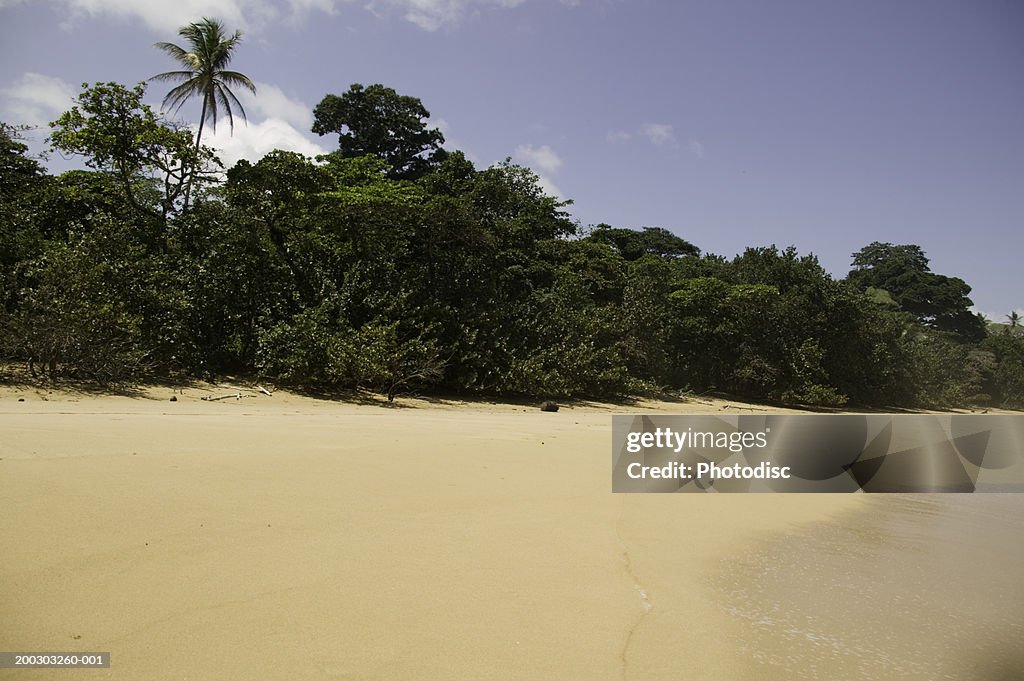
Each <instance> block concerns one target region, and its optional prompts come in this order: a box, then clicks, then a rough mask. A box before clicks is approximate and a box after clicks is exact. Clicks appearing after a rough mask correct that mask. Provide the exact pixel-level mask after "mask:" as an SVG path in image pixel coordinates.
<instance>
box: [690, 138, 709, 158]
mask: <svg viewBox="0 0 1024 681" xmlns="http://www.w3.org/2000/svg"><path fill="white" fill-rule="evenodd" d="M688 146H689V147H690V153H691V154H693V155H694V156H696V157H697V158H704V156H705V153H704V145H703V144H702V143H701V141H700V140H698V139H693V138H692V137H691V138H690V140H689V142H688Z"/></svg>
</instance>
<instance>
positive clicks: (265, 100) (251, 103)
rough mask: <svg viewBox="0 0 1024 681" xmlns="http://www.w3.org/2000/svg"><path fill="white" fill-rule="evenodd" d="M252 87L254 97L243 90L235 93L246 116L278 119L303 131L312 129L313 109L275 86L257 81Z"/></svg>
mask: <svg viewBox="0 0 1024 681" xmlns="http://www.w3.org/2000/svg"><path fill="white" fill-rule="evenodd" d="M254 85H255V86H256V94H255V95H254V94H252V93H251V92H249V91H248V90H245V89H242V90H241V91H239V92H237V94H238V97H239V99H240V100H241V101H242V105H243V106H244V107H245V112H246V114H247V115H249V116H253V115H254V114H263V116H265V117H267V118H279V119H281V120H283V121H287V122H288V123H291V124H292V125H293V126H296V127H299V128H302V129H304V130H309V129H310V128H311V127H313V107H311V106H309V105H307V104H305V103H304V102H302V101H300V100H298V99H292V98H291V97H289V96H288V95H286V94H285V93H284V91H283V90H281V88H279V87H277V86H276V85H271V84H269V83H260V82H258V81H257V82H255V83H254Z"/></svg>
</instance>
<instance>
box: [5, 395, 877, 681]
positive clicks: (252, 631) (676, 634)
mask: <svg viewBox="0 0 1024 681" xmlns="http://www.w3.org/2000/svg"><path fill="white" fill-rule="evenodd" d="M229 392H232V391H229V390H223V389H216V388H207V389H186V390H184V391H183V392H178V393H176V397H177V398H178V399H177V401H176V402H169V401H168V399H169V396H170V395H171V391H170V390H169V389H150V390H147V391H145V394H144V395H143V396H141V397H117V396H89V395H76V394H69V393H58V392H51V393H46V392H45V391H39V390H30V389H23V390H20V391H19V390H16V389H11V388H6V389H3V391H2V392H0V508H3V509H4V510H3V512H2V513H0V553H2V555H3V560H2V561H0V650H6V651H104V652H109V653H110V654H111V660H112V663H111V667H110V669H94V670H81V669H80V670H74V671H73V672H71V671H66V670H62V671H57V670H49V671H32V672H28V671H24V670H17V671H12V670H0V678H17V679H23V678H30V677H31V678H34V679H35V678H39V679H42V678H75V679H91V678H114V679H157V680H159V679H345V680H352V681H355V680H359V681H370V680H377V679H381V680H383V679H403V680H407V679H417V680H421V679H422V680H429V679H446V680H451V679H467V680H474V681H476V680H480V681H482V680H487V679H556V680H561V679H584V680H591V679H593V680H601V679H609V680H612V679H614V680H616V681H621V680H623V679H625V680H630V679H675V678H679V679H759V678H766V676H765V674H766V673H771V674H776V673H778V675H777V676H773V677H772V678H785V676H783V675H782V674H783V672H782V671H780V670H779V669H776V668H773V667H771V666H770V665H768V666H766V664H765V663H764V661H763V660H758V659H756V656H752V655H751V654H750V649H749V645H747V646H744V645H743V642H744V641H746V640H748V639H749V637H750V635H751V634H752V632H753V633H757V631H756V630H755V629H756V628H752V625H751V623H750V621H749V618H746V617H744V616H742V615H743V613H739V615H738V614H737V612H736V611H735V609H732V610H730V608H729V607H728V605H729V604H728V603H727V602H723V600H725V601H727V600H728V598H729V597H730V596H729V593H730V592H729V591H728V590H723V589H722V587H721V584H720V582H719V581H718V580H717V577H720V576H721V574H722V573H723V571H726V570H727V568H726V567H723V566H727V565H728V564H729V558H730V557H731V556H736V557H737V560H742V559H743V556H744V555H746V553H747V552H749V551H750V550H751V547H754V546H759V545H761V544H762V543H763V542H766V541H768V540H770V539H771V538H772V537H779V536H782V537H785V536H791V535H793V534H799V533H804V532H813V531H814V529H815V528H820V527H821V526H822V525H823V523H826V522H829V521H830V519H833V520H834V519H836V518H844V517H849V516H850V514H854V513H857V512H860V511H861V510H862V509H863V507H864V503H863V495H849V496H841V495H613V494H612V493H611V491H610V489H611V471H610V467H611V456H610V454H611V452H610V444H611V416H612V414H614V413H632V412H636V413H652V412H667V413H698V412H705V413H707V412H712V413H718V412H725V413H737V412H740V411H742V410H743V409H744V408H745V407H744V405H736V404H730V403H726V402H721V401H716V400H700V401H693V402H690V403H684V404H664V403H640V404H637V405H634V406H631V407H628V408H626V407H612V406H608V405H590V404H587V405H574V406H571V407H563V408H562V409H561V410H560V411H559V412H557V413H544V412H541V411H539V410H538V409H537V408H536V407H534V406H518V405H509V404H484V403H472V404H466V403H460V402H429V401H425V400H413V399H399V400H398V403H397V406H394V407H390V408H389V407H385V406H382V405H383V403H381V402H379V401H378V402H372V403H368V404H351V403H337V402H330V401H324V400H316V399H311V398H305V397H298V396H294V395H289V394H286V393H283V392H277V393H275V394H274V395H273V397H267V396H265V395H260V394H253V395H254V396H252V397H247V398H243V399H237V400H236V399H228V400H222V401H217V402H205V401H201V400H200V399H199V398H200V397H201V396H203V395H219V394H226V393H229ZM19 397H20V398H23V399H24V400H25V401H24V402H19V401H18V398H19ZM44 398H45V399H44ZM755 408H756V407H755ZM760 409H763V408H760ZM773 411H774V410H773ZM723 561H724V562H723ZM742 597H743V598H748V597H749V598H753V597H754V596H752V595H750V594H746V595H744V596H742ZM766 645H767V644H766ZM766 670H767V672H766ZM72 675H73V676H72ZM822 678H825V677H822Z"/></svg>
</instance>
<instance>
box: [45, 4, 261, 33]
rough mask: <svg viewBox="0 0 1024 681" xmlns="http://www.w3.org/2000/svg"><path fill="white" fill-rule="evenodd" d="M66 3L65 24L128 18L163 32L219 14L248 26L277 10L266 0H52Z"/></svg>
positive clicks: (234, 23) (230, 22) (227, 21)
mask: <svg viewBox="0 0 1024 681" xmlns="http://www.w3.org/2000/svg"><path fill="white" fill-rule="evenodd" d="M51 2H52V4H57V5H63V6H64V8H65V9H66V12H67V18H68V21H67V22H66V25H69V26H70V25H73V23H74V22H75V21H76V20H78V19H81V18H85V17H88V18H107V17H110V16H117V17H128V18H134V19H138V20H140V21H142V22H143V23H144V24H146V26H148V27H149V28H151V29H153V30H154V31H157V32H160V33H175V32H177V30H178V29H179V28H180V27H182V26H184V25H186V24H189V23H191V22H193V21H195V20H196V18H197V17H216V18H218V19H220V20H221V21H223V22H224V23H225V24H226V25H227V26H229V27H237V28H241V29H249V28H251V27H252V26H253V25H257V24H261V23H263V22H266V21H268V20H272V19H273V18H275V17H276V16H277V15H278V11H277V10H276V8H275V7H273V6H272V4H271V3H270V2H268V1H267V0H174V1H173V2H168V1H167V0H51Z"/></svg>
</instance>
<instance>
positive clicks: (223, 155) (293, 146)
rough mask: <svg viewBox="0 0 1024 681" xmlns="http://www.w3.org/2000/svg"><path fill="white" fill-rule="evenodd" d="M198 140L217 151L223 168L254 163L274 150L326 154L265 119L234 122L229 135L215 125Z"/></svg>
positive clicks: (282, 125) (275, 121) (278, 122)
mask: <svg viewBox="0 0 1024 681" xmlns="http://www.w3.org/2000/svg"><path fill="white" fill-rule="evenodd" d="M202 141H203V144H204V145H208V146H211V147H213V148H214V149H216V150H217V151H218V152H219V153H218V155H219V156H220V159H221V161H223V162H224V166H225V167H227V168H230V167H231V166H233V165H234V164H235V163H237V162H238V161H239V160H241V159H243V158H244V159H247V160H249V161H258V160H259V159H261V158H263V157H264V156H265V155H267V154H268V153H270V152H271V151H273V150H274V149H283V150H285V151H295V152H298V153H300V154H304V155H306V156H318V155H320V154H326V153H327V150H326V149H324V148H323V147H321V146H320V145H319V144H316V143H315V142H313V141H312V140H310V139H309V138H308V137H306V136H305V134H303V133H302V132H299V131H298V130H296V129H295V128H294V127H293V126H292V125H291V123H289V122H288V121H286V120H282V119H280V118H267V119H266V120H264V121H262V122H260V123H253V122H251V121H250V122H249V124H248V125H246V124H245V123H240V122H236V123H235V130H234V133H233V134H232V132H231V127H230V126H228V125H218V126H217V131H216V132H214V131H212V130H210V129H209V128H206V129H204V130H203V140H202Z"/></svg>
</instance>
